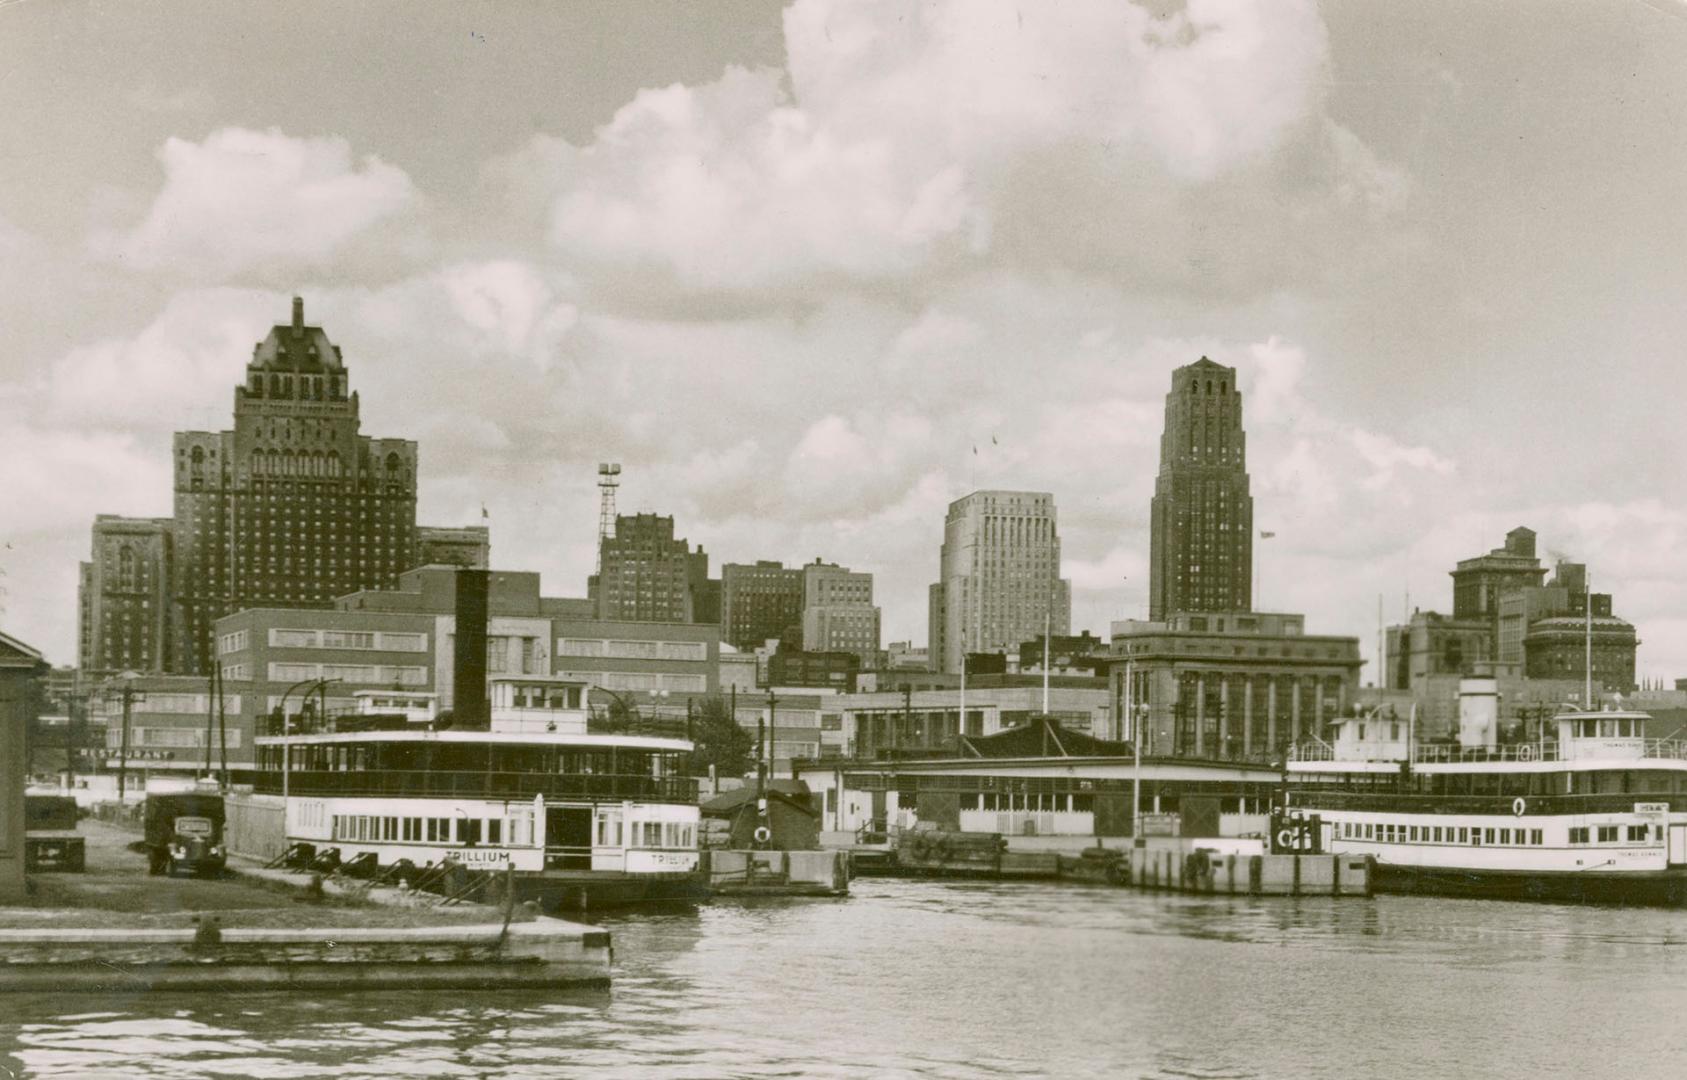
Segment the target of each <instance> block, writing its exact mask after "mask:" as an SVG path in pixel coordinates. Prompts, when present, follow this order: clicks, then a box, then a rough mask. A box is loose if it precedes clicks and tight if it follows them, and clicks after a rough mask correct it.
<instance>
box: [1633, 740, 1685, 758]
mask: <svg viewBox="0 0 1687 1080" xmlns="http://www.w3.org/2000/svg"><path fill="white" fill-rule="evenodd" d="M1641 756H1642V757H1649V758H1659V759H1664V760H1669V761H1687V742H1684V741H1682V740H1681V739H1647V740H1646V745H1645V747H1644V749H1643V750H1642V751H1641Z"/></svg>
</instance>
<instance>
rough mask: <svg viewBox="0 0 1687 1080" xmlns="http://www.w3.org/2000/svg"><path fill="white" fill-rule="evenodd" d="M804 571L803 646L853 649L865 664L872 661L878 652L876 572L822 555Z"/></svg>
mask: <svg viewBox="0 0 1687 1080" xmlns="http://www.w3.org/2000/svg"><path fill="white" fill-rule="evenodd" d="M802 573H803V608H802V641H803V644H802V647H803V648H805V649H807V650H809V651H811V652H847V653H854V654H855V655H856V656H857V657H858V658H860V660H861V663H862V664H872V663H873V662H874V660H875V659H876V658H877V656H878V652H879V609H878V608H877V607H875V606H874V604H873V575H872V574H867V573H861V572H858V571H855V570H850V569H847V568H845V567H842V566H838V565H837V564H836V563H823V562H821V561H820V560H819V559H815V560H814V561H813V562H811V563H809V564H808V565H807V566H804V567H803V569H802Z"/></svg>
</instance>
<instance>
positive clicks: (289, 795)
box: [254, 676, 704, 908]
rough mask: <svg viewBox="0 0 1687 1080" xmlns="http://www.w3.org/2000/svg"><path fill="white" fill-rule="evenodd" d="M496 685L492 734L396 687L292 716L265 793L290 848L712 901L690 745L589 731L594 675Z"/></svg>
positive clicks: (276, 739) (575, 897) (548, 886)
mask: <svg viewBox="0 0 1687 1080" xmlns="http://www.w3.org/2000/svg"><path fill="white" fill-rule="evenodd" d="M489 691H490V698H491V709H490V718H491V719H490V725H489V727H487V728H482V729H467V730H464V729H459V728H454V727H449V726H444V721H442V720H441V719H440V718H437V717H436V716H435V710H434V707H433V699H432V695H429V694H418V693H404V692H398V691H379V692H373V691H365V692H362V693H360V694H358V695H357V696H358V706H357V708H356V710H355V711H354V712H351V713H346V714H341V715H337V716H332V717H329V718H326V719H325V720H324V721H321V722H313V721H310V720H308V719H307V721H306V722H305V723H304V724H301V723H300V721H299V719H297V718H295V719H293V720H292V721H290V722H289V724H288V730H287V732H286V733H285V734H279V733H272V734H266V735H261V736H259V738H258V739H257V740H256V745H257V748H258V771H257V773H256V774H255V783H254V786H255V789H256V790H257V791H258V792H260V793H265V794H273V795H282V796H284V806H285V831H286V839H287V843H288V844H289V845H290V846H291V845H309V848H307V849H304V850H307V851H310V852H312V853H314V854H315V855H318V856H320V855H329V853H332V854H331V855H329V857H330V859H331V860H332V859H333V858H334V857H337V859H338V861H339V863H340V864H342V865H345V864H350V863H353V862H354V861H357V860H361V862H360V863H359V866H360V867H363V868H366V869H368V868H372V866H371V860H372V863H373V866H376V867H379V868H383V869H384V868H390V867H392V866H395V865H398V864H399V863H400V860H408V861H409V863H410V864H412V865H414V866H415V867H417V868H426V867H429V866H435V867H437V866H440V865H442V864H444V863H445V862H446V861H447V860H451V861H454V862H456V863H459V864H461V865H462V866H463V867H464V868H465V869H468V870H495V871H507V870H510V869H511V868H513V871H514V875H515V880H516V883H517V888H518V891H519V893H520V894H521V895H522V896H524V897H533V898H537V899H539V900H540V902H541V903H542V904H543V905H544V906H546V907H568V908H583V907H601V906H607V905H612V904H620V903H628V902H633V901H641V900H654V899H676V898H687V899H689V898H695V897H698V896H701V895H703V893H704V890H703V889H702V887H701V884H700V881H699V878H698V875H697V869H698V842H699V814H698V806H697V782H696V781H695V780H694V779H692V778H690V777H689V776H687V775H686V774H685V771H684V763H685V759H686V756H687V755H688V754H689V753H690V751H691V749H692V744H691V742H690V741H689V740H688V739H685V738H680V737H669V736H666V735H647V734H620V733H616V734H604V733H593V732H591V731H590V730H589V727H588V722H587V712H586V708H585V701H586V694H587V686H586V684H585V683H583V682H576V681H571V680H567V679H561V678H552V677H547V676H523V677H519V678H497V679H492V680H490V681H489ZM300 727H304V728H306V729H307V730H302V731H301V730H299V728H300Z"/></svg>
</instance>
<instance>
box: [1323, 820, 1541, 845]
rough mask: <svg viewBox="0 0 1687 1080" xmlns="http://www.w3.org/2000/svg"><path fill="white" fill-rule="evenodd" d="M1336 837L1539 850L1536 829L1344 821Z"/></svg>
mask: <svg viewBox="0 0 1687 1080" xmlns="http://www.w3.org/2000/svg"><path fill="white" fill-rule="evenodd" d="M1336 835H1337V836H1341V837H1343V838H1345V839H1348V840H1378V841H1381V842H1382V843H1385V844H1469V845H1471V846H1472V847H1482V846H1484V845H1486V846H1489V847H1493V846H1495V845H1498V846H1500V847H1540V846H1541V845H1542V844H1543V843H1545V840H1544V838H1543V836H1542V831H1541V830H1540V829H1507V828H1503V827H1495V828H1487V827H1481V828H1473V827H1470V826H1455V825H1445V826H1443V825H1401V824H1397V823H1395V822H1382V823H1373V822H1369V821H1367V822H1364V823H1362V824H1361V823H1360V822H1357V821H1345V822H1341V823H1340V825H1339V826H1338V831H1337V833H1336Z"/></svg>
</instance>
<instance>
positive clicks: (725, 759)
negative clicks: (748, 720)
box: [690, 694, 756, 776]
mask: <svg viewBox="0 0 1687 1080" xmlns="http://www.w3.org/2000/svg"><path fill="white" fill-rule="evenodd" d="M691 741H692V743H693V744H694V745H695V746H696V749H694V750H693V751H692V752H691V762H690V771H691V775H693V776H706V775H708V772H709V766H711V765H713V766H714V767H715V775H717V776H743V775H744V774H745V773H747V772H749V771H750V765H751V758H752V754H753V752H754V750H755V742H756V740H755V736H754V735H752V734H751V733H750V732H748V731H746V730H744V729H743V728H742V727H740V726H738V721H737V719H736V718H734V717H733V715H732V709H731V707H730V706H729V705H727V703H726V699H725V698H723V697H721V696H720V695H719V694H716V695H714V696H712V697H709V698H705V699H704V700H702V701H701V702H699V703H698V705H697V712H696V715H695V717H694V719H693V723H692V727H691Z"/></svg>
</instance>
